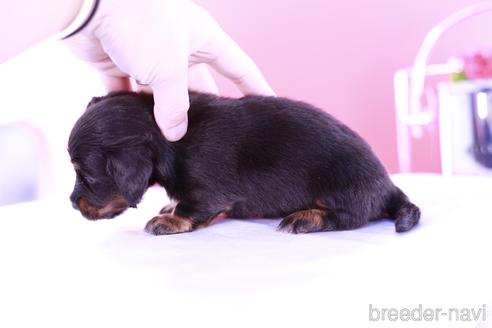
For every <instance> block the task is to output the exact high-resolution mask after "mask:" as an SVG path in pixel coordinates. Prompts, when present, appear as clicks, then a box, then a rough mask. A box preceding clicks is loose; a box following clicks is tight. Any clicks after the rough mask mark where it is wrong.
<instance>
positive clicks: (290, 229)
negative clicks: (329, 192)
mask: <svg viewBox="0 0 492 328" xmlns="http://www.w3.org/2000/svg"><path fill="white" fill-rule="evenodd" d="M326 216H327V213H326V211H325V210H319V209H312V210H305V211H299V212H295V213H292V214H290V215H288V216H286V217H285V218H284V219H283V220H282V221H281V222H280V224H279V226H278V228H277V230H279V231H282V232H287V233H293V234H297V233H308V232H316V231H326V230H334V229H332V228H331V227H330V225H329V224H327V222H326Z"/></svg>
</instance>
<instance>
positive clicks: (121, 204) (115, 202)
mask: <svg viewBox="0 0 492 328" xmlns="http://www.w3.org/2000/svg"><path fill="white" fill-rule="evenodd" d="M77 206H78V208H79V210H80V212H81V213H82V215H83V216H85V217H86V218H87V219H89V220H98V219H102V218H105V217H110V216H111V215H113V214H116V213H120V212H123V211H124V210H126V209H127V208H128V202H127V201H126V199H125V198H124V197H123V196H122V195H115V196H114V197H113V198H112V199H111V200H110V201H109V202H108V203H107V204H106V205H104V206H103V207H97V206H94V205H92V204H91V203H90V202H89V201H88V200H87V199H86V198H82V197H81V198H79V199H78V200H77Z"/></svg>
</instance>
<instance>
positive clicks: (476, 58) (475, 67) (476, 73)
mask: <svg viewBox="0 0 492 328" xmlns="http://www.w3.org/2000/svg"><path fill="white" fill-rule="evenodd" d="M463 64H464V71H465V75H466V77H467V78H468V79H470V80H476V79H492V53H489V54H484V53H480V52H477V53H475V54H473V55H470V56H465V57H464V58H463Z"/></svg>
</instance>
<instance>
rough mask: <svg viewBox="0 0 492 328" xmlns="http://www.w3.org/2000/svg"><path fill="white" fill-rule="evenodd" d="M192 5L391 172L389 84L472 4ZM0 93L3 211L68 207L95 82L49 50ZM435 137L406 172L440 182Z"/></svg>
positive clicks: (30, 58)
mask: <svg viewBox="0 0 492 328" xmlns="http://www.w3.org/2000/svg"><path fill="white" fill-rule="evenodd" d="M195 2H196V3H198V4H200V5H202V6H204V7H205V8H207V9H208V10H209V11H210V12H211V13H212V15H213V16H214V17H215V18H216V19H217V21H218V22H219V23H220V24H221V25H222V27H223V28H224V30H226V31H227V32H228V33H229V34H230V35H231V36H232V37H233V39H235V40H236V41H237V42H238V43H239V44H240V45H241V46H242V47H243V48H244V49H245V50H246V51H247V52H248V53H249V55H250V56H251V57H252V58H253V59H254V60H255V62H256V63H257V64H258V66H259V67H260V69H261V70H262V71H263V73H264V75H265V76H266V78H267V80H268V81H269V82H270V83H271V85H272V86H273V88H274V89H275V91H276V92H277V94H278V95H280V96H286V97H290V98H293V99H298V100H304V101H306V102H309V103H312V104H315V105H317V106H319V107H320V108H322V109H324V110H326V111H327V112H329V113H331V114H333V115H334V116H336V117H337V118H339V119H340V120H341V121H343V122H344V123H346V124H347V125H349V126H350V127H351V128H352V129H354V130H356V131H357V132H359V133H360V134H361V136H362V137H364V138H365V139H366V140H367V141H368V143H369V144H370V145H371V146H372V147H373V149H374V151H375V152H376V154H377V155H378V156H379V158H380V159H381V160H382V162H383V163H384V165H385V166H386V168H387V169H388V170H389V171H390V172H391V173H396V172H399V170H400V167H399V164H398V156H397V138H396V135H397V131H396V126H397V125H396V119H395V97H394V85H393V77H394V74H395V72H396V71H397V70H398V69H402V68H406V67H410V66H411V65H412V64H413V61H414V58H415V55H416V53H417V50H418V48H419V46H420V44H421V43H422V40H423V38H424V37H425V35H426V33H427V32H428V31H429V30H430V29H431V28H432V27H433V26H434V25H435V24H436V23H438V22H439V21H440V20H442V19H443V18H445V17H446V16H448V15H450V14H451V13H453V12H455V11H456V10H459V9H461V8H463V7H465V6H467V5H470V4H473V3H476V2H479V1H473V0H433V1H424V0H415V1H406V0H373V1H357V0H352V1H350V0H343V1H342V0H332V1H326V0H304V1H299V0H283V1H275V0H270V1H264V0H261V1H260V0H235V1H226V0H196V1H195ZM482 2H483V1H482ZM491 17H492V14H484V15H480V16H477V17H474V18H473V19H470V20H467V21H465V22H463V23H461V24H459V25H458V26H457V27H456V28H452V29H451V30H449V31H448V32H447V33H446V34H445V35H444V36H443V37H442V38H441V39H440V40H439V42H438V43H437V44H436V46H435V47H434V50H433V52H432V56H431V59H430V63H441V62H447V60H448V59H449V58H450V57H451V56H462V55H463V54H467V53H473V52H476V51H480V50H483V49H490V48H491V47H490V44H491V42H492V36H491V34H492V33H491V32H490V31H491V27H492V23H491V22H492V20H491ZM447 79H448V77H447V76H444V77H442V78H440V79H432V80H431V83H438V82H439V81H440V80H447ZM217 81H218V83H219V87H220V89H221V92H222V93H223V94H225V95H231V96H238V95H239V93H238V92H237V90H235V88H234V86H232V85H231V84H230V83H229V82H227V81H225V80H224V79H223V78H221V77H219V76H217ZM0 90H1V91H0V92H1V96H0V111H1V113H0V205H1V204H9V203H14V202H17V201H26V200H32V199H35V198H37V197H46V196H61V197H66V198H67V199H68V196H69V193H70V191H71V188H72V187H73V181H74V176H73V172H72V167H71V164H70V160H69V158H68V155H67V153H66V143H67V140H68V135H69V132H70V130H71V127H72V125H73V123H74V122H75V120H76V119H77V118H78V116H79V115H81V113H82V112H83V110H84V109H85V106H86V104H87V103H88V101H89V100H90V99H91V97H93V96H96V95H101V94H103V93H104V89H103V87H102V84H101V82H100V81H99V79H98V76H97V73H96V72H94V71H93V70H92V69H91V68H89V67H88V66H87V65H86V64H85V63H82V62H80V61H78V60H77V59H75V58H74V57H73V56H72V55H71V54H70V53H69V52H68V51H67V50H66V49H65V48H64V46H63V45H62V44H60V43H58V42H52V41H50V42H45V43H43V44H40V45H37V46H36V47H34V48H32V49H30V50H29V51H27V52H25V53H23V54H22V55H20V56H18V57H16V58H14V59H13V60H11V61H9V62H7V63H4V64H1V65H0ZM438 137H439V131H438V122H437V120H436V121H434V122H432V123H431V124H429V126H427V127H426V128H425V129H424V131H423V135H422V136H421V138H419V140H418V141H416V144H415V147H416V151H415V156H414V157H413V161H414V164H413V166H412V171H415V172H440V171H441V163H440V157H439V139H438Z"/></svg>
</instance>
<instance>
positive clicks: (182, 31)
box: [65, 0, 274, 141]
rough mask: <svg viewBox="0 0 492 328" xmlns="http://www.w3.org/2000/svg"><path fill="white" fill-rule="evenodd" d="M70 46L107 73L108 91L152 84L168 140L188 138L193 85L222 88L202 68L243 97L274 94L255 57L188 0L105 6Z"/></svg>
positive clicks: (106, 1)
mask: <svg viewBox="0 0 492 328" xmlns="http://www.w3.org/2000/svg"><path fill="white" fill-rule="evenodd" d="M65 42H66V43H67V45H68V46H69V48H70V49H71V50H72V51H73V52H74V53H75V54H76V55H78V56H79V57H80V58H82V59H83V60H85V61H88V62H89V63H91V64H92V65H93V66H95V67H96V68H97V69H98V70H99V71H100V72H101V73H102V74H103V78H104V80H105V84H106V86H107V87H108V89H109V91H114V90H129V89H130V83H129V79H128V77H131V78H134V79H135V80H136V81H137V83H138V84H140V85H148V86H150V88H151V89H152V91H153V94H154V99H155V111H154V115H155V118H156V121H157V124H158V125H159V127H160V129H161V131H162V133H163V134H164V136H165V137H166V138H167V139H168V140H170V141H175V140H179V139H180V138H181V137H183V135H184V134H185V133H186V129H187V122H188V121H187V110H188V107H189V98H188V83H189V82H190V84H191V85H190V87H191V88H195V89H196V88H198V89H200V91H209V92H216V90H217V88H216V86H215V83H214V81H213V79H212V77H211V76H210V73H209V72H208V71H207V69H206V67H204V65H199V64H200V63H206V64H209V65H211V66H212V67H213V68H214V69H216V70H217V71H218V72H220V73H221V74H223V75H224V76H226V77H227V78H229V79H230V80H232V81H233V82H234V83H235V84H236V85H237V86H238V88H239V89H240V90H241V92H242V93H244V94H261V95H274V92H273V90H272V89H271V87H270V86H269V85H268V83H267V82H266V81H265V79H264V78H263V76H262V74H261V72H260V71H259V69H258V68H257V67H256V65H255V64H254V62H253V61H252V60H251V58H249V57H248V55H246V54H245V53H244V51H243V50H241V48H240V47H239V46H238V45H237V44H236V43H235V42H234V41H233V40H232V39H231V38H230V37H229V36H228V35H227V34H226V33H225V32H224V31H223V30H222V29H221V28H220V26H219V25H218V24H217V22H216V21H215V20H214V19H213V18H212V17H211V16H210V14H209V13H208V12H207V11H205V10H204V9H203V8H201V7H199V6H197V5H195V4H194V3H192V2H191V1H188V0H140V1H135V0H101V1H100V5H99V8H98V11H97V12H96V15H95V17H94V18H93V19H92V21H91V22H90V24H89V25H88V26H86V27H85V28H84V29H83V30H82V31H81V32H79V33H78V34H76V35H74V36H72V37H70V38H68V39H67V40H66V41H65ZM189 70H190V71H189ZM188 74H190V75H188ZM189 76H190V77H191V78H192V81H188V79H189V78H188V77H189Z"/></svg>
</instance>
